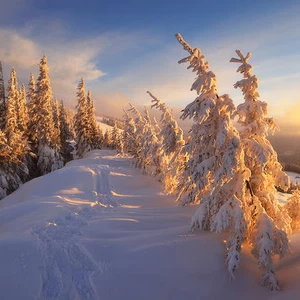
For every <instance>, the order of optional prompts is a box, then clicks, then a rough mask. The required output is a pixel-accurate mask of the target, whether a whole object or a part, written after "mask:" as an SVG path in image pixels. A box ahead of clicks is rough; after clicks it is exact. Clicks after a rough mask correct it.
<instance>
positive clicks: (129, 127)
mask: <svg viewBox="0 0 300 300" xmlns="http://www.w3.org/2000/svg"><path fill="white" fill-rule="evenodd" d="M123 111H124V117H123V118H124V130H123V141H124V150H125V151H126V152H127V153H129V154H130V155H132V156H134V153H136V149H137V144H138V142H137V140H136V136H135V132H136V127H135V122H134V120H133V118H132V117H131V116H129V114H128V112H127V111H126V110H125V109H123Z"/></svg>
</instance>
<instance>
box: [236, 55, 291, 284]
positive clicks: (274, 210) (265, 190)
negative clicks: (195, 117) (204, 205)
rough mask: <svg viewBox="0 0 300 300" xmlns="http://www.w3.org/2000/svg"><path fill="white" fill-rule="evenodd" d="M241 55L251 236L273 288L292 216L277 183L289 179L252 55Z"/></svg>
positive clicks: (240, 84)
mask: <svg viewBox="0 0 300 300" xmlns="http://www.w3.org/2000/svg"><path fill="white" fill-rule="evenodd" d="M236 53H237V55H238V58H232V59H231V62H236V63H239V64H240V66H239V68H238V69H237V72H240V73H241V74H242V75H243V77H244V78H243V79H242V80H240V81H238V82H237V83H236V84H235V85H234V87H235V88H240V89H241V90H242V92H243V95H244V99H245V102H244V103H242V104H240V105H239V106H238V107H237V112H238V116H239V119H238V122H239V124H240V126H241V129H240V136H241V139H242V145H243V149H244V152H245V165H246V167H247V168H249V169H250V171H251V177H250V179H249V187H250V188H251V193H252V201H251V203H250V204H249V209H250V211H251V219H250V223H249V230H248V238H249V239H250V240H251V245H252V247H253V251H252V252H253V253H254V255H255V256H256V257H257V259H258V262H259V266H260V267H261V269H262V270H263V275H262V282H261V283H262V285H265V286H268V287H269V288H270V289H271V290H278V289H279V286H278V282H277V279H276V276H275V274H274V267H273V264H272V256H274V255H276V254H278V255H280V256H281V257H282V256H283V255H284V254H285V253H286V252H287V251H288V249H289V243H288V238H287V233H288V232H290V231H291V227H290V223H291V219H290V217H289V215H288V213H287V210H286V209H285V208H284V207H281V206H280V205H279V203H278V200H277V198H276V189H275V186H278V187H281V188H282V189H283V190H286V189H287V188H288V186H289V178H288V176H287V175H286V174H285V173H284V172H283V171H282V167H281V165H280V163H279V162H278V160H277V154H276V152H275V150H274V149H273V147H272V145H271V143H270V142H269V140H268V139H267V136H268V131H269V130H271V131H272V132H274V130H276V129H277V125H276V123H275V122H274V120H273V119H272V118H269V117H268V116H267V114H268V111H267V103H266V102H263V101H261V100H259V93H258V90H257V89H258V79H257V77H256V76H255V75H252V74H251V70H252V66H251V65H250V64H249V63H248V60H249V59H250V57H251V54H250V53H248V54H247V55H246V56H243V54H242V53H241V51H239V50H237V51H236Z"/></svg>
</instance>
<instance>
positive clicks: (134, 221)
mask: <svg viewBox="0 0 300 300" xmlns="http://www.w3.org/2000/svg"><path fill="white" fill-rule="evenodd" d="M103 221H128V222H133V223H140V221H138V220H136V219H130V218H106V219H103Z"/></svg>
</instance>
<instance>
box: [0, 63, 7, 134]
mask: <svg viewBox="0 0 300 300" xmlns="http://www.w3.org/2000/svg"><path fill="white" fill-rule="evenodd" d="M5 115H6V102H5V86H4V78H3V70H2V62H1V61H0V129H1V130H3V129H4V126H5Z"/></svg>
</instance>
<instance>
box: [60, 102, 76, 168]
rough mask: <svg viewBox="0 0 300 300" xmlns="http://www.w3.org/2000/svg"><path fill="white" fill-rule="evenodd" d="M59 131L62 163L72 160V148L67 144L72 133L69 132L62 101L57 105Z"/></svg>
mask: <svg viewBox="0 0 300 300" xmlns="http://www.w3.org/2000/svg"><path fill="white" fill-rule="evenodd" d="M59 126H60V128H59V131H60V153H61V155H62V157H63V159H64V163H67V162H68V161H70V160H72V158H73V157H72V154H71V153H72V151H73V147H72V146H71V143H70V142H69V141H70V140H71V139H72V138H73V135H72V132H71V130H70V124H69V123H68V116H67V111H66V109H65V106H64V103H63V101H61V102H60V105H59Z"/></svg>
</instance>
